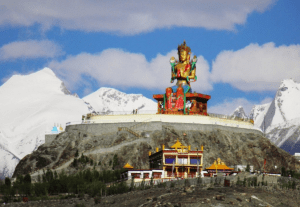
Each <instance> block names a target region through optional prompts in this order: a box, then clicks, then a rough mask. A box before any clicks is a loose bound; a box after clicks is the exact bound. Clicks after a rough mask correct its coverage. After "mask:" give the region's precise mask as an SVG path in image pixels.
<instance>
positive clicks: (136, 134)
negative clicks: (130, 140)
mask: <svg viewBox="0 0 300 207" xmlns="http://www.w3.org/2000/svg"><path fill="white" fill-rule="evenodd" d="M123 130H124V131H127V132H129V133H131V134H133V135H134V136H136V137H141V135H140V134H139V133H137V132H135V131H133V130H131V129H129V128H128V127H118V131H123Z"/></svg>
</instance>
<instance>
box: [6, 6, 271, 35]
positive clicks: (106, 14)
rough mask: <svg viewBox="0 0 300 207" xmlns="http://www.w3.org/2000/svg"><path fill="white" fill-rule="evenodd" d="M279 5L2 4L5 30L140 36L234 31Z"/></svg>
mask: <svg viewBox="0 0 300 207" xmlns="http://www.w3.org/2000/svg"><path fill="white" fill-rule="evenodd" d="M275 1H276V0H251V1H245V0H244V1H243V0H226V1H224V0H187V1H181V0H172V1H171V0H168V1H160V0H143V1H136V0H126V1H117V0H110V1H105V0H104V1H93V0H73V1H69V0H60V1H40V0H27V1H19V0H2V1H1V3H0V12H1V16H0V25H7V24H8V25H14V26H20V25H21V26H32V25H34V24H36V23H38V24H41V25H42V27H43V29H49V28H51V27H52V26H59V27H61V28H63V29H69V30H82V31H102V32H117V33H121V34H131V35H132V34H137V33H141V32H149V31H152V30H154V29H158V28H170V27H173V26H180V27H181V26H184V27H203V28H206V29H217V30H234V27H235V25H242V24H244V23H245V22H246V19H247V16H248V15H249V14H250V13H252V12H255V11H257V12H264V11H265V10H266V9H268V8H269V7H270V5H272V4H273V3H274V2H275Z"/></svg>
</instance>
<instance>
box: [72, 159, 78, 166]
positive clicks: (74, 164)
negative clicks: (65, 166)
mask: <svg viewBox="0 0 300 207" xmlns="http://www.w3.org/2000/svg"><path fill="white" fill-rule="evenodd" d="M77 166H78V164H77V159H76V158H74V161H73V167H77Z"/></svg>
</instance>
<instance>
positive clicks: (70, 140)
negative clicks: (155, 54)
mask: <svg viewBox="0 0 300 207" xmlns="http://www.w3.org/2000/svg"><path fill="white" fill-rule="evenodd" d="M184 133H186V135H183V134H184ZM143 134H144V135H145V136H144V137H140V138H139V137H135V136H134V135H132V134H130V133H128V132H126V131H125V132H123V131H121V132H119V133H117V132H113V133H111V134H106V135H101V136H97V135H95V134H92V133H87V132H85V131H81V130H70V131H67V132H64V133H62V134H59V135H58V136H57V137H56V138H55V140H54V141H53V142H52V143H51V144H49V145H45V144H44V145H42V146H40V147H39V148H38V149H37V150H36V151H34V152H33V153H32V154H29V155H27V156H26V157H24V158H23V159H22V160H21V161H20V162H19V164H18V165H17V167H16V170H15V172H14V175H13V177H16V176H17V175H18V174H26V173H32V172H33V171H36V170H37V169H38V168H40V169H42V168H44V169H46V168H52V169H55V170H57V171H60V170H62V169H65V170H66V171H67V172H76V171H77V170H78V169H75V168H73V167H72V166H71V162H72V161H73V156H74V155H75V152H76V150H78V151H79V153H80V154H81V153H83V154H84V155H85V156H88V157H90V158H91V159H93V160H94V161H96V162H97V163H98V162H99V161H101V163H102V165H101V167H99V168H100V169H109V168H111V166H110V165H109V162H110V161H111V160H112V159H113V156H114V154H117V155H118V158H119V163H120V167H122V166H123V165H124V164H125V163H127V162H129V163H130V164H131V165H133V166H134V167H135V168H139V169H141V168H142V169H147V168H149V163H148V151H149V150H151V151H152V152H154V151H155V148H156V147H160V146H161V145H162V144H165V145H166V148H168V147H170V146H172V145H173V144H174V142H175V140H176V139H177V138H179V139H180V140H181V142H182V143H183V144H184V145H191V147H192V149H194V148H196V147H200V145H204V158H203V159H204V160H203V163H204V166H203V167H204V168H206V167H209V166H210V165H211V164H212V163H213V161H214V160H215V159H216V158H218V157H220V158H221V159H222V160H223V161H224V162H225V163H226V164H227V165H229V166H232V165H238V164H243V165H246V164H250V165H254V169H257V170H261V169H262V168H263V163H264V159H267V164H266V170H267V171H275V168H274V166H277V169H280V168H281V167H282V166H284V167H285V168H288V169H300V167H299V163H298V162H297V161H296V160H295V158H294V157H293V156H291V155H290V154H289V153H287V152H285V151H284V150H282V149H280V148H278V147H276V146H275V145H274V144H272V143H271V142H270V140H268V139H267V138H265V137H263V136H262V135H259V134H254V133H237V132H234V130H233V129H232V128H230V127H228V130H219V129H218V130H212V131H179V130H175V129H170V128H169V130H167V129H164V130H156V131H149V132H144V133H143ZM38 173H40V174H41V173H42V170H40V171H36V172H35V173H33V175H37V174H38Z"/></svg>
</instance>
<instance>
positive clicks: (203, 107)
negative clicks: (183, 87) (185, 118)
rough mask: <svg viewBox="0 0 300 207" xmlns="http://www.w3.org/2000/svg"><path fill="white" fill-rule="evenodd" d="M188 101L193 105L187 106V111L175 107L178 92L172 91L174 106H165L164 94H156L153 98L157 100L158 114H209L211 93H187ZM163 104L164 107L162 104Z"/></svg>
mask: <svg viewBox="0 0 300 207" xmlns="http://www.w3.org/2000/svg"><path fill="white" fill-rule="evenodd" d="M185 97H186V102H187V101H190V102H191V103H192V106H191V107H190V108H185V111H183V110H178V109H177V108H175V102H176V93H172V108H169V109H167V108H166V106H165V102H166V100H164V94H155V95H153V98H154V99H155V100H157V114H176V115H184V114H185V115H195V114H197V115H204V116H207V101H208V100H209V99H210V98H211V97H210V96H209V95H205V94H201V93H186V95H185ZM162 104H163V108H162V107H161V105H162Z"/></svg>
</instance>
